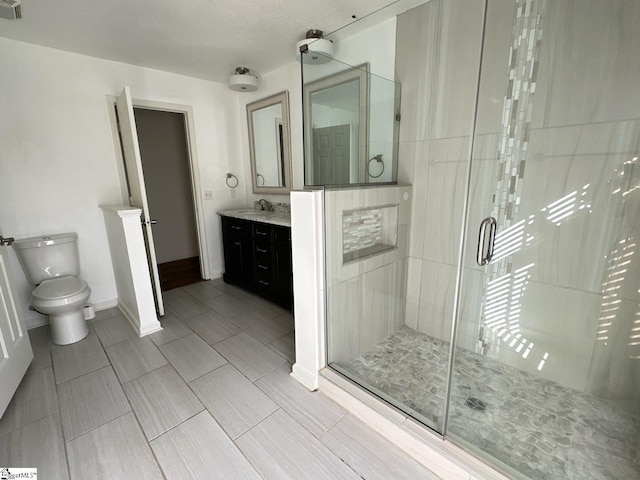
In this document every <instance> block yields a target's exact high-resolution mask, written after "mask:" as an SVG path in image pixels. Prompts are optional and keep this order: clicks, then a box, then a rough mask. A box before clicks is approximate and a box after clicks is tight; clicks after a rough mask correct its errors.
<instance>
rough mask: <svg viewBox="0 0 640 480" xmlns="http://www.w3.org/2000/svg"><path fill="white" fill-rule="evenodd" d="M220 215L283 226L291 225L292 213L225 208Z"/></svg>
mask: <svg viewBox="0 0 640 480" xmlns="http://www.w3.org/2000/svg"><path fill="white" fill-rule="evenodd" d="M218 215H220V216H222V217H233V218H240V219H242V220H250V221H252V222H262V223H270V224H272V225H280V226H282V227H291V213H289V212H271V211H266V210H253V209H250V208H244V209H241V210H223V211H220V212H218Z"/></svg>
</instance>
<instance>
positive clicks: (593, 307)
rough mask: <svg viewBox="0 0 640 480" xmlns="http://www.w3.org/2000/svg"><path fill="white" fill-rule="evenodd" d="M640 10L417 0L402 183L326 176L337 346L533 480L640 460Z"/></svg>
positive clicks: (403, 75) (434, 425) (611, 473)
mask: <svg viewBox="0 0 640 480" xmlns="http://www.w3.org/2000/svg"><path fill="white" fill-rule="evenodd" d="M638 24H640V3H639V2H637V1H634V0H612V1H609V2H603V1H600V0H585V1H582V2H574V1H571V0H556V1H544V0H488V1H486V2H482V1H474V2H468V1H463V0H432V1H430V2H428V3H425V4H423V5H420V6H418V7H415V8H413V9H411V10H409V11H407V12H405V13H402V14H400V15H399V16H398V17H397V25H396V39H395V42H396V56H395V71H396V81H397V82H399V83H401V84H402V95H401V98H400V107H401V112H402V121H401V123H400V127H399V132H397V138H398V140H399V152H398V172H399V174H398V182H399V184H398V185H384V186H378V187H371V186H359V187H356V188H354V187H349V188H345V187H344V186H341V187H325V232H326V252H325V264H326V302H327V305H326V312H327V345H328V347H327V349H328V351H327V358H328V363H329V365H330V366H331V367H332V368H333V369H335V370H337V371H338V372H340V373H342V374H343V375H345V376H347V377H348V378H350V379H351V380H353V381H354V382H356V383H358V384H360V385H361V386H363V387H364V388H366V389H368V390H369V391H371V392H372V393H373V394H375V395H378V396H379V397H381V398H383V399H384V400H386V401H387V402H389V403H391V404H392V405H394V406H395V407H396V408H398V409H399V410H401V411H402V412H404V413H405V414H406V415H407V416H410V417H413V418H415V419H417V420H418V421H420V422H422V423H424V424H425V425H426V426H428V427H429V428H431V429H432V430H434V431H436V432H438V433H439V434H441V435H443V436H444V438H445V439H449V440H451V441H453V442H455V443H457V444H458V445H460V446H462V447H464V448H466V449H468V450H470V451H472V452H474V453H475V454H476V455H478V456H480V457H482V458H484V459H485V460H486V461H487V462H488V463H490V464H492V465H494V466H495V467H496V468H498V469H500V470H502V471H504V472H505V473H506V474H508V475H509V476H511V477H513V478H575V479H591V478H592V479H602V478H639V477H640V456H639V455H640V454H639V453H638V452H640V256H639V254H638V251H637V250H638V245H639V241H640V238H639V236H640V166H639V165H638V163H639V161H638V156H639V153H640V68H638V65H639V62H638V57H637V52H638V51H640V33H639V30H638V29H637V25H638ZM303 70H306V67H305V66H303ZM305 127H307V126H305ZM372 245H373V246H376V245H377V246H379V247H378V249H376V248H374V249H371V248H370V247H371V246H372ZM385 247H386V248H385ZM353 252H355V253H353Z"/></svg>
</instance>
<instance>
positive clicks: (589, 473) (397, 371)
mask: <svg viewBox="0 0 640 480" xmlns="http://www.w3.org/2000/svg"><path fill="white" fill-rule="evenodd" d="M448 352H449V343H448V342H444V341H442V340H438V339H436V338H433V337H431V336H429V335H425V334H423V333H420V332H418V331H416V330H413V329H411V328H409V327H406V326H405V327H402V328H401V329H399V330H398V331H397V332H395V334H393V335H392V336H390V337H389V338H387V339H386V340H384V341H383V342H381V343H380V344H378V345H377V346H375V347H374V348H373V349H372V350H371V351H370V352H367V353H365V354H363V355H362V356H360V357H358V358H356V359H354V360H353V361H352V362H350V363H348V364H343V365H340V370H341V371H342V372H343V373H345V374H347V375H348V376H350V377H351V378H352V379H354V380H356V381H358V382H359V383H361V384H363V385H365V386H368V387H369V388H371V389H372V390H373V391H375V392H377V393H379V394H380V395H386V396H387V398H393V399H396V401H397V402H399V403H401V404H403V405H404V408H405V409H408V410H410V411H412V412H413V413H414V414H416V413H417V414H420V415H422V416H423V418H424V419H425V422H427V423H429V422H430V423H432V424H433V425H436V426H438V425H439V422H440V421H441V419H442V416H443V412H444V405H445V385H446V378H447V373H448V366H447V358H448ZM425 366H428V367H429V368H425ZM470 398H478V399H481V400H482V401H483V402H485V408H484V409H482V410H478V409H474V408H471V407H470V404H469V402H468V400H469V399H470ZM340 423H341V424H343V423H342V422H340ZM336 431H339V427H338V429H337V430H336ZM334 434H335V433H334ZM449 434H451V435H455V436H456V437H457V438H459V439H461V440H464V441H466V442H468V443H469V444H471V445H475V446H477V447H478V448H479V449H481V450H483V451H485V452H487V453H488V454H490V455H491V456H493V457H494V458H497V459H499V460H501V461H502V462H504V463H505V464H507V465H510V466H511V467H513V468H514V469H515V470H516V471H517V472H520V473H521V474H523V475H526V476H527V477H528V478H532V479H547V478H553V479H556V478H558V479H560V478H562V479H571V480H574V479H575V480H601V479H608V480H609V479H611V480H613V479H622V478H624V479H627V478H628V479H631V478H635V479H637V478H640V418H639V417H637V416H634V415H632V414H631V413H628V412H625V411H623V410H620V409H619V408H615V404H612V403H609V402H608V401H607V400H605V399H602V398H597V397H594V396H592V395H589V394H587V393H583V392H578V391H576V390H572V389H570V388H567V387H564V386H562V385H559V384H557V383H555V382H552V381H549V380H544V379H542V378H540V377H536V376H534V375H531V374H528V373H526V372H523V371H520V370H518V369H516V368H513V367H509V366H507V365H504V364H502V363H500V362H498V361H497V360H493V359H491V358H488V357H483V356H481V355H477V354H475V353H473V352H469V351H467V350H463V349H459V350H458V351H457V353H456V364H455V369H454V375H453V386H452V401H451V407H450V417H449Z"/></svg>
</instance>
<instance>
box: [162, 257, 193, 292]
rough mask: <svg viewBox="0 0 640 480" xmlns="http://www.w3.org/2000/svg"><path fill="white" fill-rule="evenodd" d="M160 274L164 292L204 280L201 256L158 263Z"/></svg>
mask: <svg viewBox="0 0 640 480" xmlns="http://www.w3.org/2000/svg"><path fill="white" fill-rule="evenodd" d="M158 274H159V275H160V288H161V289H162V291H163V292H164V291H166V290H172V289H174V288H178V287H183V286H184V285H190V284H192V283H196V282H200V281H202V275H201V274H200V257H191V258H183V259H181V260H175V261H173V262H166V263H160V264H158Z"/></svg>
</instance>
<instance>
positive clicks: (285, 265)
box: [274, 227, 293, 305]
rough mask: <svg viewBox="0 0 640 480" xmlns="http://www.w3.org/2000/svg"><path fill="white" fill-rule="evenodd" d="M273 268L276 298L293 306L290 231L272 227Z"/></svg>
mask: <svg viewBox="0 0 640 480" xmlns="http://www.w3.org/2000/svg"><path fill="white" fill-rule="evenodd" d="M274 242H275V268H276V283H277V291H276V294H277V295H278V297H280V298H281V299H283V300H284V301H285V302H286V303H287V305H292V304H293V265H292V262H291V229H290V228H284V227H282V228H281V227H274Z"/></svg>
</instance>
